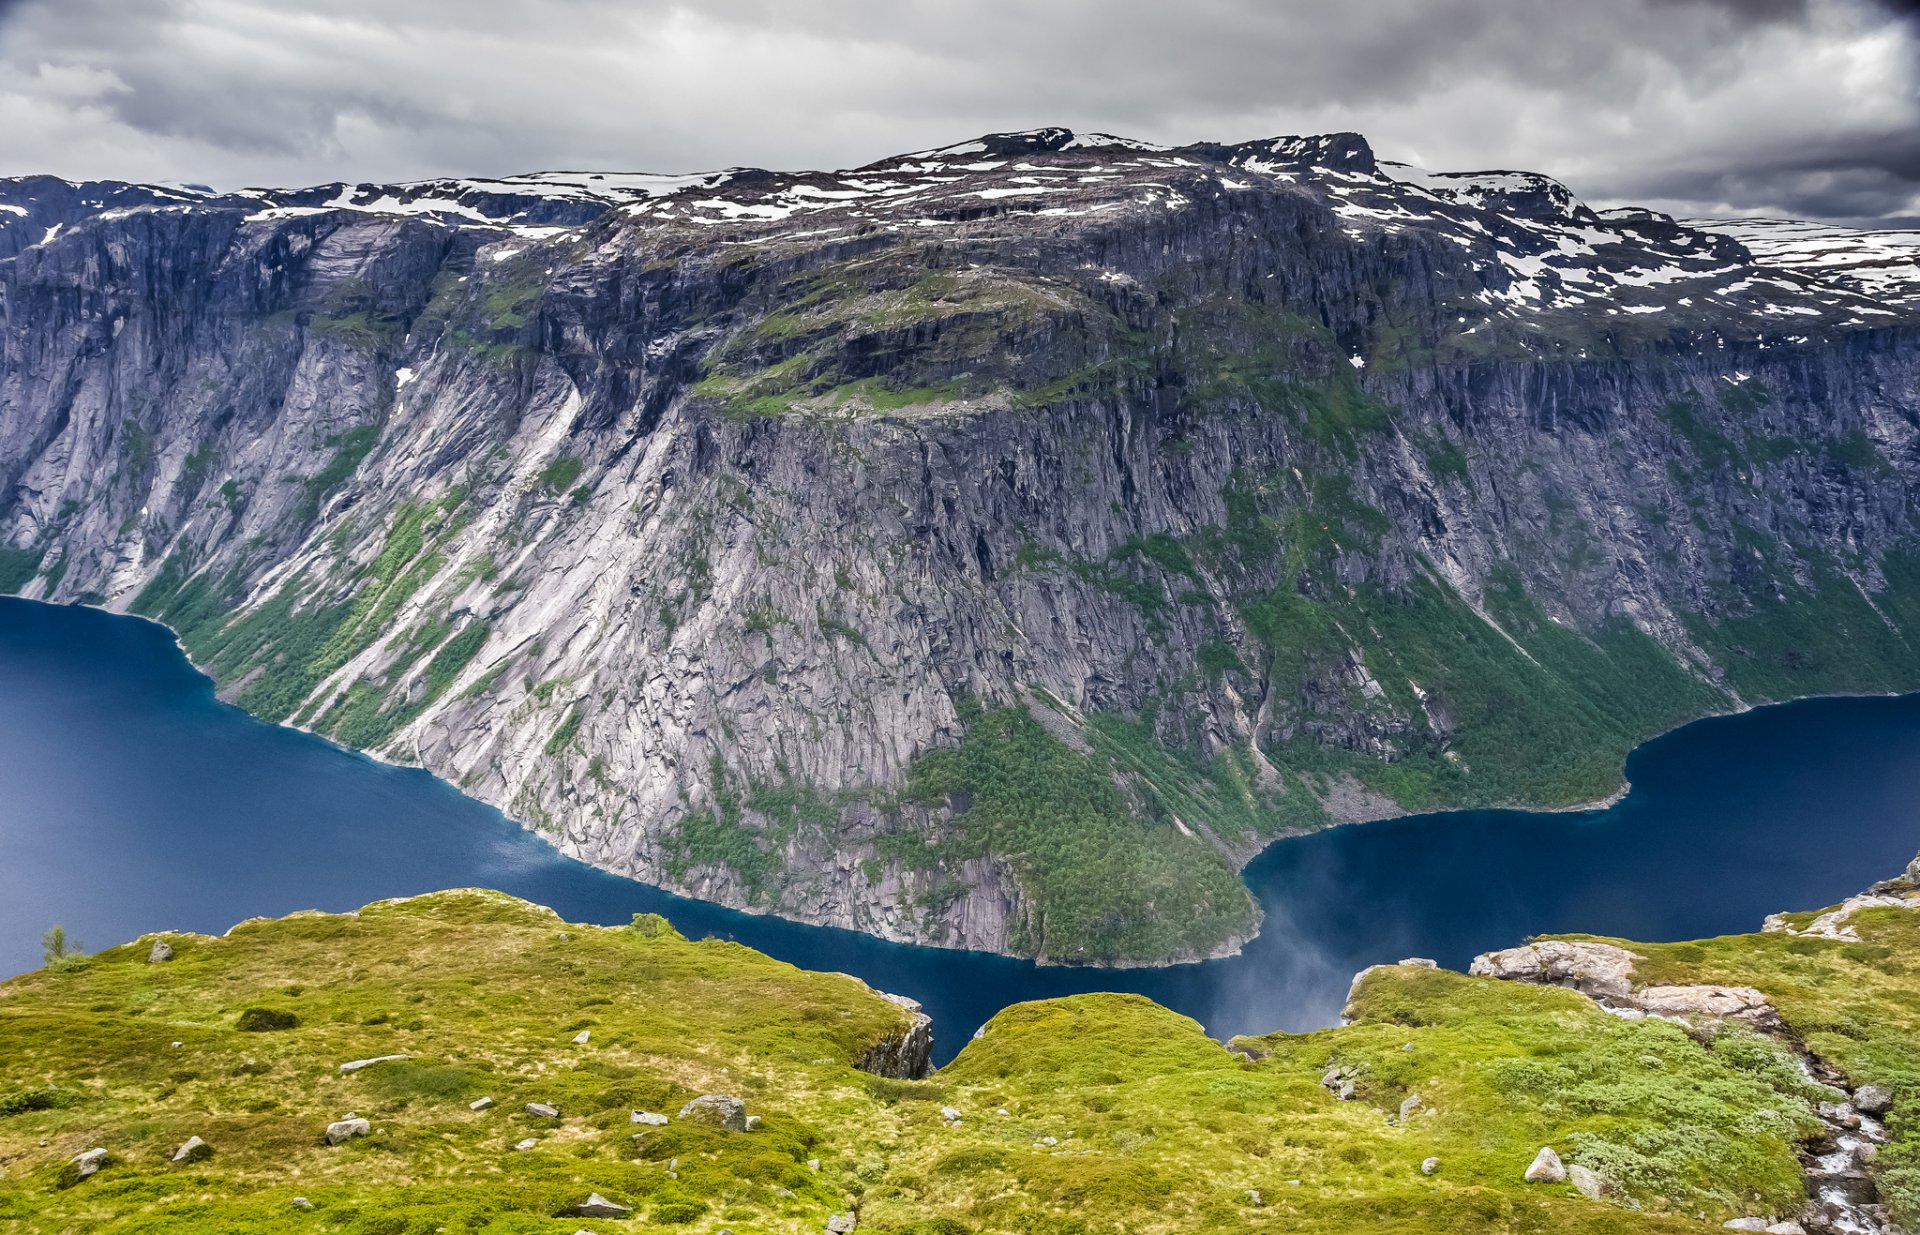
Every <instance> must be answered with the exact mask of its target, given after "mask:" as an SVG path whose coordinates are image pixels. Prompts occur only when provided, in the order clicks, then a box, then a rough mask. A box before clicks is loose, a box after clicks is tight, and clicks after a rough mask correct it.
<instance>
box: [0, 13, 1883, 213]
mask: <svg viewBox="0 0 1920 1235" xmlns="http://www.w3.org/2000/svg"><path fill="white" fill-rule="evenodd" d="M1041 124H1063V125H1067V126H1069V127H1072V128H1076V129H1083V130H1084V129H1096V130H1104V131H1109V132H1116V133H1121V134H1125V135H1128V136H1134V137H1143V138H1148V139H1152V140H1156V141H1163V142H1170V143H1182V142H1189V141H1197V140H1219V141H1233V140H1240V139H1244V138H1252V137H1263V136H1271V135H1275V134H1282V133H1308V132H1324V131H1328V130H1335V129H1353V130H1357V131H1359V132H1362V133H1365V134H1366V135H1367V136H1368V137H1369V138H1370V139H1371V140H1372V141H1373V144H1374V147H1375V149H1376V150H1378V151H1379V152H1380V154H1381V155H1382V156H1383V157H1387V158H1397V159H1403V160H1406V161H1409V162H1415V163H1419V164H1422V165H1424V166H1427V167H1431V168H1435V169H1440V170H1467V169H1480V168H1488V167H1518V168H1528V169H1533V170H1538V171H1544V172H1548V173H1550V174H1553V175H1556V176H1559V177H1560V178H1561V179H1563V180H1565V181H1567V182H1568V183H1569V184H1570V185H1572V186H1573V188H1574V190H1575V191H1576V192H1578V193H1580V194H1581V195H1582V196H1584V197H1586V198H1587V199H1588V200H1589V201H1593V202H1595V203H1597V204H1617V203H1621V202H1629V201H1631V202H1640V203H1644V204H1651V205H1655V206H1659V207H1661V208H1664V209H1670V210H1675V211H1678V212H1682V213H1712V214H1728V213H1779V214H1792V215H1802V216H1811V217H1819V218H1837V219H1853V220H1858V219H1868V218H1903V219H1911V218H1912V217H1913V216H1920V0H1903V2H1902V3H1898V4H1895V3H1889V2H1887V0H1578V2H1576V3H1569V2H1567V0H1347V3H1345V4H1335V3H1328V2H1326V0H1184V2H1183V3H1175V2H1172V0H703V2H702V3H698V4H686V3H678V2H675V0H11V2H9V0H0V175H6V174H22V173H28V172H53V173H57V174H59V175H63V176H68V177H73V178H82V177H112V178H120V179H146V180H175V181H182V180H184V181H198V182H202V183H208V184H212V185H215V186H218V187H226V188H231V187H238V186H241V185H246V184H275V185H293V184H308V183H318V182H323V181H330V180H336V179H347V180H356V181H358V180H391V179H415V178H420V177H426V176H435V175H445V174H498V173H506V172H516V171H535V170H543V169H551V168H592V169H603V170H647V171H685V170H698V169H707V168H713V167H722V166H729V165H736V164H745V165H756V166H766V167H779V168H798V167H848V166H854V165H857V164H860V163H865V162H868V161H871V160H873V159H877V158H880V157H882V156H885V155H888V154H894V153H898V152H902V151H906V150H913V149H918V148H922V147H926V146H932V145H938V144H943V143H946V142H951V141H958V140H962V139H965V138H968V137H972V136H975V135H977V134H979V133H983V132H988V131H994V130H1000V129H1020V128H1030V127H1033V126H1036V125H1041Z"/></svg>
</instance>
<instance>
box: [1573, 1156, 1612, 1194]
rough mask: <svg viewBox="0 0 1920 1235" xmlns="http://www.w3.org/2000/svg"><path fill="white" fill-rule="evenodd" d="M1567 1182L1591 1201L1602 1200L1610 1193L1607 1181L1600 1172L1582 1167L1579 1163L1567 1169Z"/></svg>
mask: <svg viewBox="0 0 1920 1235" xmlns="http://www.w3.org/2000/svg"><path fill="white" fill-rule="evenodd" d="M1567 1182H1568V1183H1570V1184H1572V1185H1573V1187H1574V1191H1576V1192H1578V1193H1579V1194H1580V1195H1581V1196H1584V1197H1586V1198H1587V1199H1588V1200H1589V1201H1597V1200H1600V1199H1601V1198H1602V1197H1604V1196H1606V1195H1607V1193H1608V1192H1609V1191H1610V1189H1609V1188H1608V1186H1607V1181H1606V1180H1605V1179H1604V1178H1602V1177H1601V1175H1600V1173H1599V1172H1598V1171H1596V1170H1594V1169H1592V1168H1591V1167H1585V1166H1581V1165H1580V1164H1579V1163H1577V1162H1576V1163H1574V1164H1572V1165H1571V1166H1569V1167H1567Z"/></svg>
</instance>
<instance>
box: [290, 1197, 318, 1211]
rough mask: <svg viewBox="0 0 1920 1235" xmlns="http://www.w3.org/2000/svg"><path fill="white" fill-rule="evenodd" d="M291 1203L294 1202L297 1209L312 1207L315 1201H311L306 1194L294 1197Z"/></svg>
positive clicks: (293, 1204)
mask: <svg viewBox="0 0 1920 1235" xmlns="http://www.w3.org/2000/svg"><path fill="white" fill-rule="evenodd" d="M290 1204H292V1206H293V1207H294V1208H295V1209H312V1208H313V1202H312V1201H309V1200H308V1199H307V1198H306V1197H304V1196H296V1197H294V1198H293V1200H292V1201H291V1202H290Z"/></svg>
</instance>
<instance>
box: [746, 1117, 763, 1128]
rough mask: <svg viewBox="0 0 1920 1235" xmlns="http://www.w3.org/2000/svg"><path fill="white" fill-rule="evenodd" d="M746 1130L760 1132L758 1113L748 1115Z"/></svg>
mask: <svg viewBox="0 0 1920 1235" xmlns="http://www.w3.org/2000/svg"><path fill="white" fill-rule="evenodd" d="M746 1130H747V1131H748V1132H758V1131H759V1130H760V1117H759V1116H758V1115H749V1116H747V1127H746Z"/></svg>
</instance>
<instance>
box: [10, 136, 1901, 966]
mask: <svg viewBox="0 0 1920 1235" xmlns="http://www.w3.org/2000/svg"><path fill="white" fill-rule="evenodd" d="M1904 244H1905V242H1904V240H1902V239H1901V236H1900V234H1898V233H1892V234H1886V233H1853V232H1847V231H1845V230H1843V229H1836V228H1821V227H1816V226H1814V225H1790V224H1776V223H1767V222H1756V221H1751V220H1748V221H1742V222H1729V223H1701V222H1686V223H1683V222H1680V221H1676V220H1674V219H1671V218H1669V217H1667V216H1664V215H1660V214H1656V213H1653V212H1649V211H1640V210H1624V211H1605V212H1600V211H1595V210H1592V209H1590V208H1588V207H1587V206H1586V205H1584V204H1583V203H1581V202H1580V201H1579V200H1578V199H1576V198H1575V197H1574V196H1573V195H1572V194H1571V193H1570V192H1569V191H1568V190H1567V189H1566V188H1565V187H1564V186H1562V185H1560V184H1558V183H1556V182H1555V181H1553V180H1551V179H1549V178H1547V177H1544V176H1539V175H1533V174H1530V173H1520V172H1484V173H1473V174H1436V173H1430V172H1426V171H1422V170H1419V169H1415V168H1411V167H1406V166H1403V165H1398V164H1393V163H1387V162H1382V161H1380V160H1377V159H1376V158H1375V156H1374V154H1373V152H1372V151H1371V149H1370V148H1369V147H1368V145H1367V144H1366V142H1365V141H1364V140H1363V139H1361V138H1360V137H1358V136H1355V135H1352V134H1334V135H1328V136H1320V137H1303V138H1280V139H1274V140H1268V141H1259V142H1251V143H1244V144H1239V145H1217V144H1198V145H1193V146H1185V147H1180V148H1172V149H1170V148H1163V147H1158V146H1153V145H1149V144H1146V143H1140V142H1132V141H1126V140H1123V139H1119V138H1113V137H1107V136H1103V135H1097V134H1089V135H1076V134H1073V133H1070V132H1068V131H1066V130H1064V129H1041V130H1034V131H1032V132H1028V133H1015V134H996V135H991V136H988V137H985V138H982V139H980V140H978V141H974V142H968V143H964V144H961V145H957V146H949V147H943V148H940V149H933V150H925V151H920V152H916V153H913V154H908V155H903V156H899V157H895V158H890V159H886V160H882V161H881V162H878V163H874V164H870V165H868V166H866V167H861V168H857V169H852V170H848V171H840V172H832V173H816V172H807V173H783V172H782V173H777V172H768V171H761V170H753V169H733V170H730V171H724V172H715V173H711V174H706V175H695V176H645V175H605V176H596V175H592V174H586V173H549V174H541V175H530V176H517V177H509V178H505V179H500V180H442V181H432V182H424V183H418V184H407V185H387V186H382V185H356V186H348V185H328V186H321V187H319V188H314V189H303V190H295V191H277V190H274V191H269V190H249V191H246V192H240V193H228V194H220V193H215V192H212V191H210V190H205V189H202V188H196V187H167V186H139V185H126V184H111V183H89V184H69V183H67V182H63V181H58V180H53V179H50V178H46V177H29V178H24V179H16V180H11V181H4V182H0V327H3V328H4V334H3V335H0V339H3V340H4V341H3V342H0V349H3V350H0V546H4V548H0V590H9V591H18V592H20V593H21V594H24V595H28V596H33V597H42V598H51V599H55V600H62V601H82V602H87V603H94V604H102V605H106V606H109V607H112V608H116V609H123V610H131V611H134V612H138V613H144V614H147V615H150V616H153V617H155V618H157V619H159V620H161V621H164V622H166V623H167V624H168V625H170V626H171V627H173V628H174V629H175V630H176V631H178V632H179V635H180V638H181V640H182V642H183V644H184V645H185V647H186V648H187V650H188V651H189V653H190V654H191V655H192V656H193V657H194V659H195V660H196V662H197V663H199V664H200V665H201V666H203V667H204V668H205V669H206V670H207V671H208V672H209V673H210V674H211V675H212V676H213V677H214V679H215V680H216V681H217V682H218V683H219V687H220V690H221V692H222V694H223V695H224V696H225V697H227V698H229V699H232V700H233V701H235V702H237V703H238V704H239V705H240V706H242V707H245V708H247V709H248V710H250V711H252V712H254V713H255V714H257V715H260V716H262V717H265V718H267V719H270V720H277V721H285V722H288V723H293V724H298V725H301V726H304V727H307V728H310V729H312V730H315V731H316V732H320V733H323V734H326V735H328V736H330V737H332V738H334V739H335V740H337V741H340V742H342V743H344V744H347V745H349V746H353V747H358V748H361V749H365V750H368V751H371V752H374V753H376V754H378V755H379V756H380V757H382V758H386V759H390V760H395V761H399V762H406V763H415V764H419V765H421V766H424V767H426V768H429V769H431V770H432V771H434V772H436V773H438V774H439V775H441V776H444V777H446V778H447V779H449V780H451V781H453V782H454V783H456V784H458V785H460V786H461V787H462V788H464V789H465V790H466V791H467V792H469V793H471V794H474V795H475V796H477V797H480V798H482V799H484V800H486V801H489V802H492V803H495V804H497V805H499V806H500V807H501V808H502V809H503V810H505V811H506V812H508V813H509V814H510V815H512V816H514V817H515V818H517V819H519V820H521V821H523V822H524V823H526V824H527V825H529V826H531V827H534V828H536V829H538V830H539V831H540V832H541V833H542V834H543V835H545V836H547V837H548V838H549V839H551V840H552V841H553V843H555V844H556V845H558V846H560V847H561V848H563V849H564V850H566V851H567V852H569V853H571V854H574V855H576V856H579V857H582V858H584V859H586V860H588V861H591V862H594V863H597V864H599V865H601V866H604V867H607V868H609V869H611V870H615V871H619V872H621V873H624V874H628V875H631V876H634V877H636V878H641V879H646V880H648V881H652V882H656V883H660V884H663V885H666V886H668V887H672V888H675V889H678V890H681V891H684V892H687V893H690V894H692V895H695V896H700V897H704V898H708V899H712V900H717V901H722V902H725V903H727V904H731V905H736V906H740V907H744V908H749V909H754V910H760V911H767V912H775V913H780V914H785V915H788V916H791V917H795V918H799V919H802V920H806V921H811V922H820V923H828V924H832V925H837V926H845V927H851V928H853V929H857V930H863V931H868V932H871V933H874V934H877V935H881V936H885V937H888V938H893V939H901V940H909V941H913V942H917V943H926V944H933V945H939V946H950V947H971V948H983V949H991V950H997V951H1003V952H1009V953H1015V954H1020V955H1026V956H1033V957H1038V958H1041V959H1044V960H1048V961H1054V962H1063V963H1099V964H1146V963H1163V962H1167V961H1171V960H1182V959H1192V958H1196V957H1202V956H1207V955H1218V954H1221V953H1223V952H1226V951H1229V950H1231V949H1233V948H1234V947H1235V946H1237V944H1238V943H1239V942H1240V941H1242V940H1244V939H1246V938H1248V937H1250V935H1251V934H1252V933H1253V932H1254V931H1256V930H1257V929H1258V910H1257V908H1256V906H1255V904H1254V902H1253V900H1252V898H1251V897H1250V896H1249V894H1248V893H1247V891H1246V889H1245V887H1244V886H1243V885H1242V883H1241V882H1240V880H1239V878H1238V869H1239V868H1240V867H1241V866H1242V865H1244V863H1245V862H1246V861H1247V860H1248V859H1250V858H1251V856H1252V855H1253V854H1255V853H1256V852H1258V851H1259V850H1260V849H1261V848H1262V847H1263V846H1264V845H1265V844H1267V843H1269V842H1270V841H1271V840H1272V839H1274V838H1275V837H1278V836H1283V835H1288V834H1292V833H1297V832H1300V831H1303V830H1307V829H1312V828H1317V827H1322V826H1325V825H1328V824H1330V823H1340V822H1351V821H1359V820H1366V819H1375V818H1381V817H1385V816H1389V815H1393V814H1397V813H1401V812H1404V811H1409V810H1423V809H1435V808H1443V807H1454V806H1468V805H1482V804H1499V805H1530V806H1538V807H1559V806H1572V805H1577V804H1580V803H1585V802H1590V801H1593V800H1596V799H1603V798H1606V797H1607V796H1609V795H1611V794H1613V793H1615V792H1617V791H1618V790H1619V789H1620V788H1621V764H1622V760H1623V758H1624V756H1625V754H1626V752H1627V751H1628V750H1629V749H1630V748H1631V747H1632V746H1634V745H1635V744H1637V743H1638V742H1640V741H1642V740H1644V739H1645V738H1647V737H1648V736H1650V735H1652V734H1655V733H1658V732H1660V731H1662V730H1664V729H1666V728H1669V727H1671V726H1673V725H1676V724H1679V723H1682V722H1684V721H1686V720H1688V719H1691V718H1694V717H1697V716H1701V715H1705V714H1708V713H1713V712H1721V711H1727V710H1731V709H1737V708H1740V707H1744V706H1748V705H1751V704H1754V703H1758V702H1762V701H1765V700H1772V699H1782V698H1788V697H1792V696H1797V695H1803V694H1809V693H1817V692H1832V691H1882V690H1897V689H1915V688H1920V650H1917V648H1920V626H1916V621H1917V620H1920V556H1916V549H1920V540H1917V539H1916V526H1915V512H1914V509H1913V502H1912V494H1913V493H1914V482H1915V480H1916V477H1920V471H1917V470H1916V469H1920V456H1917V455H1916V439H1917V437H1920V386H1917V383H1920V352H1917V351H1916V341H1917V340H1920V335H1917V334H1916V325H1917V324H1920V266H1916V265H1915V264H1914V262H1913V260H1911V258H1910V257H1906V256H1903V254H1911V253H1913V252H1914V250H1913V249H1911V248H1910V247H1903V245H1904Z"/></svg>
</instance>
